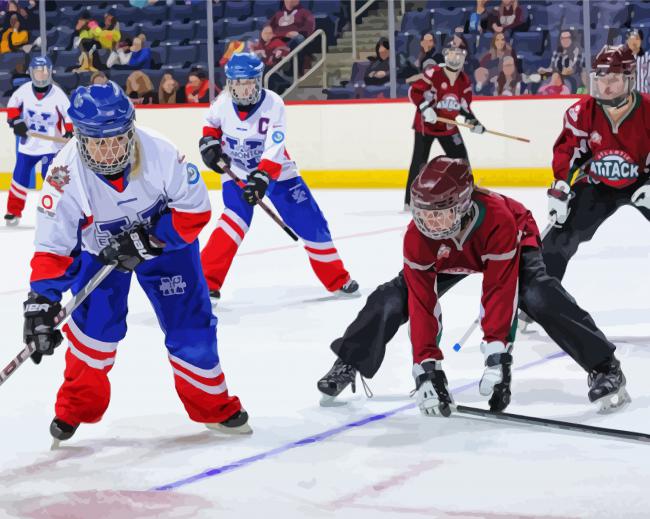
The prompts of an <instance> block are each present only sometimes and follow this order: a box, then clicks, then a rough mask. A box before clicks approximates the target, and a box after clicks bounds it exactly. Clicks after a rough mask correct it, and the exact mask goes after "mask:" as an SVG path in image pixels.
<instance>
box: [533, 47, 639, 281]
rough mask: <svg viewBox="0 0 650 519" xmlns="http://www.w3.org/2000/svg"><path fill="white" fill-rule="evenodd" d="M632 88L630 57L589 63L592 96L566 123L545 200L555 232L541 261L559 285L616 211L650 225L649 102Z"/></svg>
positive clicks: (607, 53) (609, 52) (618, 50)
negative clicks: (629, 211) (631, 212)
mask: <svg viewBox="0 0 650 519" xmlns="http://www.w3.org/2000/svg"><path fill="white" fill-rule="evenodd" d="M635 85H636V60H635V57H634V54H632V51H631V50H630V49H629V48H628V47H627V46H623V45H621V46H618V47H608V46H605V47H604V48H603V49H602V50H601V51H600V52H599V53H598V55H597V56H596V58H595V59H594V63H593V72H592V73H591V94H592V95H591V96H590V97H587V98H585V99H582V100H580V101H578V102H577V103H576V104H574V105H573V106H571V107H570V108H569V109H568V110H567V112H566V114H565V116H564V127H563V129H562V133H561V134H560V136H559V137H558V139H557V141H556V143H555V147H554V148H553V173H554V175H555V181H554V182H553V186H552V188H551V189H549V192H548V195H549V205H548V208H549V214H550V217H551V218H553V217H555V219H556V224H557V225H556V227H554V228H553V229H551V231H550V232H549V233H548V235H547V236H546V237H545V238H544V261H545V262H546V266H547V268H548V272H549V274H551V275H552V276H555V277H557V278H558V279H562V277H563V276H564V272H565V271H566V267H567V263H568V262H569V260H570V259H571V258H572V257H573V255H574V254H575V253H576V251H577V250H578V246H579V245H580V244H581V243H583V242H585V241H589V240H591V238H592V237H593V235H594V233H595V232H596V230H597V229H598V227H600V225H601V224H602V223H603V222H604V221H605V220H606V219H607V218H609V217H610V216H611V215H612V214H614V212H615V211H616V210H617V209H618V208H620V207H622V206H624V205H632V206H633V207H636V208H637V209H638V210H639V212H640V213H641V214H642V215H643V216H645V218H646V219H648V220H650V176H649V174H648V173H649V171H650V133H649V131H648V128H650V96H647V95H645V94H640V93H638V92H636V91H635ZM588 161H589V162H588ZM585 163H586V166H585V171H581V172H579V173H578V170H579V168H580V167H581V166H582V165H584V164H585ZM576 173H578V174H577V175H576Z"/></svg>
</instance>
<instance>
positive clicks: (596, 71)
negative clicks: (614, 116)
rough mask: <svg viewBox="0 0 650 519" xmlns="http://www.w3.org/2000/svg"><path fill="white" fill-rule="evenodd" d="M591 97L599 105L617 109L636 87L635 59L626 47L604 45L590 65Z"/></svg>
mask: <svg viewBox="0 0 650 519" xmlns="http://www.w3.org/2000/svg"><path fill="white" fill-rule="evenodd" d="M592 65H593V66H592V68H593V71H592V73H591V95H592V96H593V97H595V98H596V99H597V100H598V102H599V103H600V104H603V105H607V106H613V107H615V108H618V107H620V106H623V105H624V104H625V103H626V102H627V97H628V96H629V95H630V94H631V93H632V91H633V90H634V88H635V86H636V58H635V57H634V54H633V53H632V50H631V49H630V48H629V47H628V46H627V45H617V46H614V45H605V46H604V47H603V48H602V49H601V50H600V52H599V53H598V54H597V55H596V57H595V58H594V60H593V64H592Z"/></svg>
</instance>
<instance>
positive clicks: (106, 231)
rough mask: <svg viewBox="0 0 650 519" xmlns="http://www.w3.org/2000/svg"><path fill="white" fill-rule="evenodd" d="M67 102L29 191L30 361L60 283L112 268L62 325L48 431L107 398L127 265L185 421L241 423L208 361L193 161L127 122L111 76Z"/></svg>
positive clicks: (199, 185)
mask: <svg viewBox="0 0 650 519" xmlns="http://www.w3.org/2000/svg"><path fill="white" fill-rule="evenodd" d="M71 103H72V106H71V108H70V110H69V115H70V117H71V119H72V122H73V125H74V134H75V138H74V139H73V140H72V141H70V142H69V143H68V144H67V145H66V146H65V147H64V148H63V149H62V150H61V152H60V153H59V154H58V155H57V157H56V158H55V160H54V162H53V164H52V169H51V170H50V174H49V176H48V178H47V182H46V185H45V188H44V190H43V194H42V196H41V199H40V204H39V208H38V209H39V214H38V220H37V228H36V253H35V254H34V258H33V259H32V263H31V265H32V275H31V291H30V293H29V297H28V299H27V301H26V302H25V305H24V307H25V314H24V315H25V328H24V338H25V342H26V343H29V342H34V344H35V346H36V351H35V352H34V354H33V355H32V358H33V360H34V361H35V362H36V363H37V364H38V363H39V362H40V360H41V357H42V355H51V354H52V352H53V350H54V348H55V347H56V346H58V345H59V344H60V343H61V342H62V340H63V337H62V335H61V333H60V332H59V331H55V330H54V325H55V320H54V319H55V316H56V315H57V313H58V312H59V310H60V309H61V305H60V303H59V301H60V299H61V294H62V292H64V291H66V290H67V289H69V288H71V289H72V291H73V292H74V293H76V292H78V291H79V290H80V289H81V288H82V287H83V286H84V285H85V284H86V283H87V281H88V280H89V279H90V278H91V277H92V276H93V275H94V274H95V273H96V272H97V271H98V270H99V269H100V268H101V267H102V266H103V265H105V264H116V265H117V269H116V270H113V272H111V274H109V276H108V277H107V278H106V279H105V280H104V281H103V282H102V283H101V284H100V285H99V286H98V287H97V288H96V289H95V290H94V291H93V292H92V293H91V294H90V295H89V296H88V298H87V299H86V300H85V301H84V302H83V303H82V305H81V306H80V307H79V308H78V309H77V310H76V311H74V312H73V314H72V318H71V319H70V321H69V322H68V323H67V324H66V325H65V327H64V329H63V330H64V332H65V334H66V335H67V337H68V340H69V348H68V350H67V352H66V357H65V359H66V368H65V380H64V382H63V385H62V386H61V389H60V390H59V392H58V395H57V399H56V405H55V413H56V416H55V418H54V420H53V421H52V424H51V426H50V432H51V434H52V436H53V437H54V438H55V440H59V441H60V440H67V439H69V438H70V437H71V436H72V435H73V434H74V432H75V430H76V429H77V427H78V426H79V424H80V423H93V422H97V421H99V420H100V419H101V417H102V415H103V414H104V412H105V411H106V408H107V407H108V403H109V399H110V383H109V380H108V373H109V371H110V370H111V368H112V367H113V363H114V362H115V353H116V350H117V344H118V342H119V341H120V340H122V339H123V338H124V336H125V335H126V314H127V299H128V295H129V287H130V284H131V277H132V274H133V273H135V276H136V277H137V279H138V282H139V283H140V286H141V287H142V289H143V290H144V291H145V293H146V294H147V296H148V298H149V300H150V301H151V304H152V305H153V307H154V311H155V312H156V316H157V317H158V321H159V322H160V325H161V328H162V329H163V331H164V333H165V345H166V346H167V350H168V355H169V361H170V363H171V366H172V370H173V372H174V381H175V384H176V391H177V392H178V395H179V396H180V398H181V401H182V402H183V405H184V406H185V409H186V410H187V413H188V415H189V417H190V419H192V420H194V421H196V422H201V423H204V424H206V425H207V426H208V427H209V428H212V429H217V430H219V431H223V432H231V433H249V432H251V429H250V427H249V426H248V424H247V421H248V415H247V414H246V412H245V411H244V410H243V409H242V407H241V404H240V402H239V399H238V398H237V397H235V396H229V395H228V390H227V388H226V382H225V380H224V375H223V372H222V370H221V367H220V364H219V356H218V353H217V335H216V326H217V319H216V318H215V317H214V316H213V315H212V308H211V305H210V298H209V296H208V289H207V286H206V283H205V278H204V277H203V273H202V271H201V265H200V259H199V245H198V241H197V236H198V234H199V232H200V230H201V229H202V228H203V226H204V225H205V224H206V223H207V222H208V220H209V218H210V202H209V199H208V193H207V189H206V187H205V184H203V182H202V180H201V178H200V175H199V171H198V169H197V168H196V166H194V165H193V164H188V163H187V162H185V161H184V160H183V158H182V155H180V154H179V153H178V151H177V150H176V148H175V147H174V146H173V145H172V144H171V143H170V142H168V141H167V140H165V139H163V138H162V137H160V136H159V135H158V134H156V133H154V132H152V131H150V130H144V129H142V128H137V129H136V128H135V127H134V124H133V121H134V118H135V110H134V108H133V105H132V104H131V102H130V101H129V99H128V98H127V97H126V95H125V94H124V92H123V91H122V90H121V89H120V88H119V87H118V86H117V85H116V84H115V83H113V82H109V83H108V84H107V85H101V86H99V85H95V86H91V87H88V88H86V87H80V88H78V89H77V90H76V91H75V92H74V93H73V94H72V98H71Z"/></svg>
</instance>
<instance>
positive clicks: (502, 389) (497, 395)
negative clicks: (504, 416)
mask: <svg viewBox="0 0 650 519" xmlns="http://www.w3.org/2000/svg"><path fill="white" fill-rule="evenodd" d="M510 359H511V360H510V362H506V363H503V364H502V365H501V373H502V374H503V380H502V381H501V382H500V383H499V384H496V385H495V386H494V389H493V390H492V396H491V397H490V401H489V404H490V411H494V412H497V413H500V412H502V411H505V410H506V407H508V405H510V397H511V396H512V393H511V392H510V383H511V382H512V357H510Z"/></svg>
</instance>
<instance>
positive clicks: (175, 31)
mask: <svg viewBox="0 0 650 519" xmlns="http://www.w3.org/2000/svg"><path fill="white" fill-rule="evenodd" d="M163 25H165V26H167V27H168V30H167V41H168V42H170V43H176V44H180V43H181V42H187V41H189V40H191V39H193V38H194V35H195V33H196V24H194V23H191V22H190V23H180V22H165V24H163Z"/></svg>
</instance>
